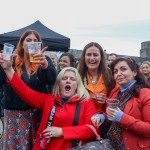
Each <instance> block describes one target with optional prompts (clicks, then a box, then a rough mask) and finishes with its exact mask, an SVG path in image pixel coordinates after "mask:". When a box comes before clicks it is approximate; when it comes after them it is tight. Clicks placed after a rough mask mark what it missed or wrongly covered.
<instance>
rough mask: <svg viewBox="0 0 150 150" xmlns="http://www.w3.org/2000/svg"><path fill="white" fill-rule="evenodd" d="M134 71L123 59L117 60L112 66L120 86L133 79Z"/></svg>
mask: <svg viewBox="0 0 150 150" xmlns="http://www.w3.org/2000/svg"><path fill="white" fill-rule="evenodd" d="M136 74H137V73H136V72H134V71H132V70H131V68H130V67H129V66H128V64H127V63H126V62H125V61H119V62H118V63H117V64H116V65H115V67H114V78H115V80H116V82H117V83H118V84H119V85H120V86H125V85H127V84H128V83H130V82H131V81H132V80H134V79H135V76H136Z"/></svg>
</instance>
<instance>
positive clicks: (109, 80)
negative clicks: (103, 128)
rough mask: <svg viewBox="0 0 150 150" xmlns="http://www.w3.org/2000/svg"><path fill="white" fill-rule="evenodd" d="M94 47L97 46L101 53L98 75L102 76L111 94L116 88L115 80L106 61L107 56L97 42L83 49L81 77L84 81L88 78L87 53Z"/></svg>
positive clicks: (80, 68) (80, 67)
mask: <svg viewBox="0 0 150 150" xmlns="http://www.w3.org/2000/svg"><path fill="white" fill-rule="evenodd" d="M92 46H95V47H96V48H98V49H99V52H100V55H101V62H100V64H99V67H98V74H102V77H103V79H104V83H105V86H106V89H107V91H108V93H110V92H111V90H112V89H113V88H114V86H115V81H114V79H113V76H112V74H111V71H110V70H109V68H108V67H107V65H106V59H105V55H104V52H103V48H102V47H101V46H100V45H99V44H98V43H95V42H91V43H88V44H87V45H86V46H85V47H84V49H83V52H82V55H81V58H80V65H79V73H80V75H81V78H82V81H83V80H84V77H85V76H86V72H87V70H88V68H87V66H86V63H85V53H86V50H87V49H88V48H90V47H92Z"/></svg>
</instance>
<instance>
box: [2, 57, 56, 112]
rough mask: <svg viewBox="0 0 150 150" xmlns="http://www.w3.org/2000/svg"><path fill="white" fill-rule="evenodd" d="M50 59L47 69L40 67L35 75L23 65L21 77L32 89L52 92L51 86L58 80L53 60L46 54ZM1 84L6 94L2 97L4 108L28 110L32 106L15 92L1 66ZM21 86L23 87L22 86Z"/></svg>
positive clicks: (48, 59)
mask: <svg viewBox="0 0 150 150" xmlns="http://www.w3.org/2000/svg"><path fill="white" fill-rule="evenodd" d="M46 59H47V61H48V67H47V68H46V69H42V68H41V67H39V68H38V71H37V73H36V74H35V75H32V76H30V78H29V77H28V75H27V71H26V68H25V66H24V65H23V66H22V70H23V74H22V76H21V79H22V80H23V81H24V82H25V83H26V85H28V86H29V87H30V88H31V89H33V90H35V91H38V92H42V93H50V92H51V90H50V88H51V86H52V85H53V84H54V82H55V80H56V70H55V67H54V65H53V64H52V61H51V59H50V58H49V57H47V56H46ZM0 85H2V88H3V91H4V96H3V99H2V104H3V107H4V109H9V110H27V109H29V108H31V107H30V106H29V105H28V104H26V103H25V102H23V101H22V100H21V99H20V98H19V96H18V95H17V94H16V93H15V92H14V90H13V89H12V88H11V86H10V85H9V84H8V83H7V81H6V74H5V72H4V71H3V69H2V67H1V66H0ZM20 88H21V87H20Z"/></svg>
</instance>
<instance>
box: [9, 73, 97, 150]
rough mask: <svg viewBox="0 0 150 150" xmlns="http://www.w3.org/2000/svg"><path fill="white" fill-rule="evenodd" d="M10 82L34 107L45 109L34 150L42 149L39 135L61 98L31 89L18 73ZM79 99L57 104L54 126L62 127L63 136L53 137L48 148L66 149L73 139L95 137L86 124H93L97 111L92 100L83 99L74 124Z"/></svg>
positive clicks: (53, 149) (55, 149)
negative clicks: (76, 121) (92, 117)
mask: <svg viewBox="0 0 150 150" xmlns="http://www.w3.org/2000/svg"><path fill="white" fill-rule="evenodd" d="M9 83H10V84H11V86H12V87H13V89H14V90H15V91H16V92H17V94H18V95H19V96H20V97H21V99H23V100H24V101H25V102H26V103H28V104H29V105H31V106H32V107H34V108H37V109H40V110H41V111H43V113H42V119H41V123H40V127H39V130H38V133H37V138H36V142H35V144H34V150H40V141H39V136H40V134H41V133H42V132H43V130H44V129H45V128H46V124H47V121H48V117H49V114H50V111H51V108H52V106H53V105H54V102H55V101H56V102H60V101H61V99H60V97H59V96H55V97H53V96H52V95H51V94H43V93H39V92H35V91H33V90H31V89H30V88H29V87H27V86H26V85H25V84H24V83H23V82H22V81H21V79H20V78H18V76H17V74H14V76H13V79H12V80H11V81H9ZM77 101H78V98H77V97H74V98H73V99H71V102H67V103H65V104H64V105H61V104H58V105H57V106H56V112H55V115H54V118H53V122H52V126H56V127H61V128H62V130H63V137H60V138H52V139H51V140H50V143H49V145H48V150H66V149H67V148H69V147H71V144H72V140H73V139H78V140H82V141H87V140H91V139H93V138H95V134H94V132H93V131H92V130H91V129H90V128H89V127H88V126H86V124H89V125H92V122H91V116H93V115H94V114H96V113H97V111H96V108H95V106H94V103H93V101H92V100H84V101H82V103H81V109H80V116H79V121H78V126H72V123H73V119H74V114H75V108H76V104H77ZM62 110H63V111H62Z"/></svg>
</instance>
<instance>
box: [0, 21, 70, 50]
mask: <svg viewBox="0 0 150 150" xmlns="http://www.w3.org/2000/svg"><path fill="white" fill-rule="evenodd" d="M28 29H32V30H36V31H37V32H38V33H39V34H40V35H41V37H42V41H43V43H44V45H45V46H48V50H49V51H64V52H67V51H68V50H69V48H70V39H69V38H67V37H65V36H63V35H61V34H58V33H56V32H54V31H52V30H50V29H49V28H47V27H46V26H44V25H43V24H42V23H41V22H40V21H39V20H37V21H36V22H35V23H33V24H31V25H29V26H26V27H24V28H21V29H19V30H15V31H12V32H7V33H4V34H0V49H3V44H4V43H5V42H7V43H11V44H13V45H15V46H16V45H17V43H18V41H19V38H20V36H21V35H22V33H23V32H25V31H26V30H28Z"/></svg>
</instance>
